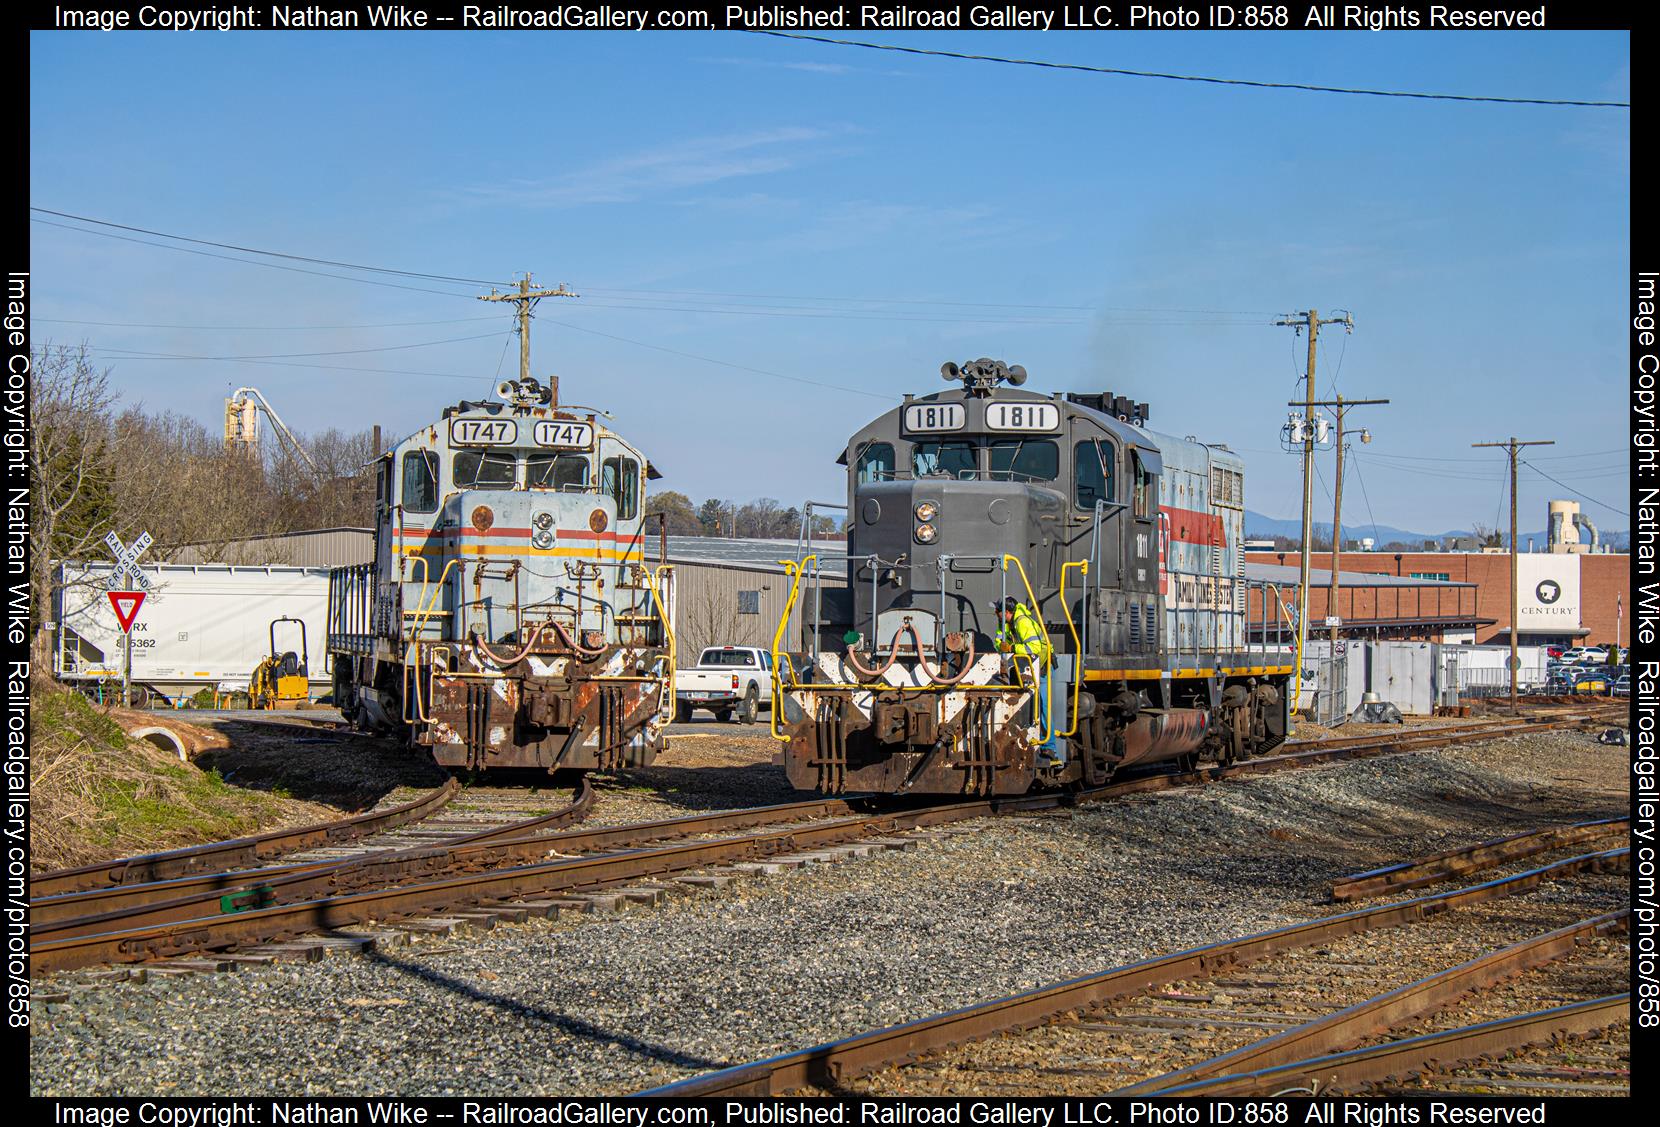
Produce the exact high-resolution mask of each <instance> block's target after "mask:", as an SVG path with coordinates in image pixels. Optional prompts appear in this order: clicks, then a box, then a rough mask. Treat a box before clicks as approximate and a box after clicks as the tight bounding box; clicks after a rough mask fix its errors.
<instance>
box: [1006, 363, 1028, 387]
mask: <svg viewBox="0 0 1660 1127" xmlns="http://www.w3.org/2000/svg"><path fill="white" fill-rule="evenodd" d="M1025 382H1026V369H1025V368H1022V367H1021V366H1020V365H1019V364H1011V365H1009V383H1010V384H1012V385H1014V386H1015V387H1019V386H1020V385H1021V384H1023V383H1025Z"/></svg>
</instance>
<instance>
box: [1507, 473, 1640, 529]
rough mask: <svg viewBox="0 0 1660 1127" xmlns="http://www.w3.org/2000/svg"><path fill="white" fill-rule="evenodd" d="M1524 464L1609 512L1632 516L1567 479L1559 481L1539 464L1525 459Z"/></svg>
mask: <svg viewBox="0 0 1660 1127" xmlns="http://www.w3.org/2000/svg"><path fill="white" fill-rule="evenodd" d="M1522 465H1524V466H1526V467H1527V468H1528V469H1530V470H1532V471H1533V472H1534V473H1536V474H1538V475H1539V476H1540V477H1542V478H1544V479H1545V480H1547V481H1554V482H1556V484H1557V485H1560V486H1561V487H1562V488H1563V489H1566V490H1567V491H1568V492H1569V493H1572V494H1573V495H1574V496H1576V497H1582V498H1584V499H1585V500H1587V501H1589V502H1591V504H1593V505H1601V506H1602V507H1603V508H1605V509H1607V510H1608V511H1609V512H1611V513H1618V514H1619V515H1620V516H1622V517H1626V518H1628V519H1629V518H1630V516H1631V514H1630V513H1628V512H1626V511H1625V510H1624V509H1616V508H1615V507H1614V506H1613V505H1610V504H1609V503H1608V502H1606V501H1599V500H1597V499H1596V498H1595V497H1593V496H1591V495H1590V494H1589V493H1581V492H1580V491H1579V490H1577V489H1575V488H1574V487H1573V486H1571V485H1569V484H1568V483H1567V482H1565V481H1557V479H1556V478H1554V477H1551V475H1550V474H1548V473H1546V472H1545V471H1544V470H1542V469H1540V468H1539V467H1538V466H1536V465H1534V464H1533V463H1532V462H1528V461H1523V462H1522Z"/></svg>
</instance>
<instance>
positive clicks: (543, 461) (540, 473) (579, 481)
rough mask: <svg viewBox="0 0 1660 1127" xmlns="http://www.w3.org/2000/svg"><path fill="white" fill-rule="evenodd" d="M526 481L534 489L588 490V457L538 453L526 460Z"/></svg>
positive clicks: (583, 455)
mask: <svg viewBox="0 0 1660 1127" xmlns="http://www.w3.org/2000/svg"><path fill="white" fill-rule="evenodd" d="M525 480H526V482H527V483H528V484H529V486H530V488H532V489H557V490H560V491H561V492H564V491H567V490H576V489H586V488H587V486H588V457H587V455H585V454H544V453H536V454H532V455H530V457H528V458H526V459H525Z"/></svg>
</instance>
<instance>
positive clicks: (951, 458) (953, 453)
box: [911, 442, 979, 477]
mask: <svg viewBox="0 0 1660 1127" xmlns="http://www.w3.org/2000/svg"><path fill="white" fill-rule="evenodd" d="M977 462H978V460H977V458H976V457H975V452H974V444H973V443H971V442H919V443H917V444H916V446H915V447H913V448H912V449H911V472H912V473H914V474H916V476H917V477H937V476H941V475H944V476H945V477H973V476H974V475H975V473H976V472H977V471H978V469H979V466H978V464H977Z"/></svg>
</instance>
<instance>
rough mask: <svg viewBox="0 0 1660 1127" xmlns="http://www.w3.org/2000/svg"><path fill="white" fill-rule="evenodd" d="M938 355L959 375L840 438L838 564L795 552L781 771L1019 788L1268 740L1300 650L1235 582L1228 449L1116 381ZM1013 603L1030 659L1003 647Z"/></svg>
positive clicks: (818, 783)
mask: <svg viewBox="0 0 1660 1127" xmlns="http://www.w3.org/2000/svg"><path fill="white" fill-rule="evenodd" d="M941 371H942V374H943V376H944V378H945V379H946V380H948V381H951V382H953V383H955V384H958V385H959V386H957V387H954V388H952V389H950V390H947V391H943V392H939V393H936V394H933V395H926V396H921V397H916V398H913V397H911V396H907V397H906V398H905V401H904V403H903V404H901V405H900V406H898V407H895V408H894V409H893V410H891V411H889V412H887V413H886V414H884V415H882V416H881V417H880V418H878V419H876V420H875V421H873V422H871V423H870V424H869V425H867V426H865V427H864V428H862V429H861V430H860V431H858V432H857V433H856V434H854V435H853V437H852V439H851V440H850V441H849V443H848V445H847V448H846V450H845V451H844V452H843V454H842V457H841V463H842V464H843V465H846V466H847V467H848V479H847V504H848V545H847V551H846V555H845V561H841V560H835V559H833V558H830V557H828V556H825V555H823V554H818V555H813V556H808V557H805V558H804V559H802V560H800V561H798V562H797V563H796V564H794V565H792V566H791V568H790V570H791V573H792V580H793V582H792V590H791V596H790V602H789V606H788V608H787V609H786V611H785V615H784V620H783V621H782V622H780V624H779V628H778V634H777V641H776V642H775V651H776V652H775V659H776V660H775V661H774V667H775V670H776V672H775V677H776V678H777V682H776V683H775V686H774V688H775V695H774V700H775V701H779V702H781V704H780V705H779V706H778V707H776V708H775V709H774V720H773V734H774V735H775V736H776V737H777V738H779V739H780V740H781V741H783V742H784V743H785V744H787V747H786V748H785V751H784V754H783V762H784V764H785V767H786V769H787V771H788V774H789V778H790V781H791V783H792V784H793V785H794V786H796V787H798V788H801V789H804V790H807V789H816V790H818V791H821V792H823V793H842V792H846V791H863V792H878V793H916V794H970V795H995V794H1004V795H1006V794H1020V793H1024V792H1025V791H1027V790H1029V789H1031V788H1032V787H1034V786H1066V785H1097V784H1100V783H1103V782H1105V781H1106V780H1107V779H1109V778H1110V777H1111V776H1112V775H1113V774H1114V773H1115V772H1117V771H1119V770H1120V769H1122V768H1124V767H1127V766H1129V765H1131V764H1138V763H1150V762H1156V761H1160V760H1176V761H1179V762H1183V763H1188V764H1191V763H1196V762H1198V761H1199V760H1200V759H1213V760H1216V761H1221V762H1230V761H1232V760H1235V759H1239V758H1244V757H1246V756H1250V755H1256V754H1260V753H1262V752H1264V751H1267V750H1268V749H1270V748H1273V747H1275V746H1276V745H1278V744H1279V743H1280V742H1282V741H1283V740H1284V738H1285V733H1286V728H1287V720H1288V714H1287V698H1286V691H1285V686H1286V683H1287V680H1288V678H1289V676H1290V673H1291V671H1292V666H1293V659H1292V655H1291V654H1290V653H1289V652H1286V651H1285V650H1284V649H1283V648H1282V647H1281V645H1280V644H1279V643H1278V641H1277V639H1278V637H1279V636H1280V633H1279V630H1278V629H1277V627H1278V624H1277V623H1271V622H1269V621H1266V620H1267V619H1268V618H1270V617H1271V616H1273V615H1274V614H1275V613H1276V612H1277V611H1279V609H1280V607H1281V602H1282V600H1281V599H1280V598H1279V596H1278V593H1277V592H1273V591H1269V590H1263V591H1260V592H1252V591H1250V590H1248V588H1249V587H1250V586H1251V584H1248V583H1247V581H1246V578H1245V556H1244V543H1243V537H1244V503H1245V502H1244V481H1245V475H1244V463H1243V462H1242V461H1241V459H1240V458H1239V457H1238V455H1236V454H1234V453H1233V452H1231V451H1230V450H1228V449H1227V448H1226V447H1225V446H1222V445H1220V444H1205V443H1201V442H1198V441H1196V440H1194V439H1191V438H1189V439H1179V438H1173V437H1171V436H1169V435H1162V434H1158V433H1156V432H1154V431H1152V430H1149V429H1148V428H1147V426H1146V415H1147V408H1146V406H1145V405H1144V404H1135V403H1132V402H1130V401H1128V400H1126V399H1123V398H1122V397H1115V396H1113V395H1112V394H1111V393H1107V394H1104V395H1079V394H1064V395H1062V394H1057V395H1041V394H1037V393H1034V392H1028V391H1022V390H1018V388H1019V385H1021V384H1023V383H1024V382H1025V372H1024V371H1023V370H1022V369H1021V368H1019V367H1018V366H1015V367H1008V366H1006V365H1004V364H1002V363H1001V362H996V361H992V360H978V361H974V362H972V363H969V364H964V365H962V366H958V365H956V364H946V365H945V366H944V367H943V368H942V369H941ZM844 562H845V581H846V582H845V586H843V585H841V583H840V582H839V581H840V580H841V579H842V566H843V563H844ZM826 579H830V580H832V581H833V582H825V580H826ZM1011 606H1018V607H1019V608H1021V611H1022V613H1024V614H1026V615H1028V616H1029V618H1030V619H1035V620H1036V622H1037V623H1040V624H1041V625H1040V626H1039V627H1038V629H1039V630H1041V634H1042V637H1043V638H1044V639H1046V640H1047V642H1048V645H1047V646H1041V653H1039V652H1037V651H1038V649H1039V647H1038V646H1032V647H1020V646H1016V647H1015V652H1012V653H1011V652H1008V650H1009V648H1010V647H1009V646H1008V645H1007V643H1006V642H1004V643H1003V644H1002V646H1001V650H1000V637H1006V636H1007V630H1006V629H1004V627H1005V623H1006V621H1007V615H1006V613H1005V608H1008V607H1011ZM1253 618H1260V619H1263V621H1252V619H1253ZM792 626H793V629H792ZM786 649H787V650H788V651H789V652H785V651H786Z"/></svg>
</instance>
